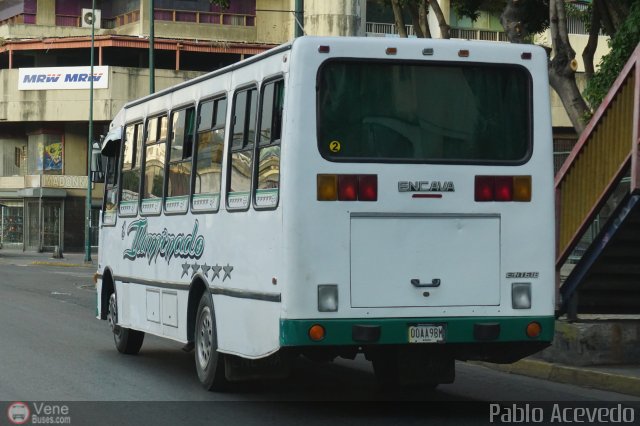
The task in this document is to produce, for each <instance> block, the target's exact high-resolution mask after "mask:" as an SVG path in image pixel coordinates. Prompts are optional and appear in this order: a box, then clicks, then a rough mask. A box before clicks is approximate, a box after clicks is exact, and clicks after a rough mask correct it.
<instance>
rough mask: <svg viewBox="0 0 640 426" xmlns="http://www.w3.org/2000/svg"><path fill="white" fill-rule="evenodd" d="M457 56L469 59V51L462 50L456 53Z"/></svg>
mask: <svg viewBox="0 0 640 426" xmlns="http://www.w3.org/2000/svg"><path fill="white" fill-rule="evenodd" d="M458 56H460V57H461V58H468V57H469V51H468V50H467V49H462V50H460V51H458Z"/></svg>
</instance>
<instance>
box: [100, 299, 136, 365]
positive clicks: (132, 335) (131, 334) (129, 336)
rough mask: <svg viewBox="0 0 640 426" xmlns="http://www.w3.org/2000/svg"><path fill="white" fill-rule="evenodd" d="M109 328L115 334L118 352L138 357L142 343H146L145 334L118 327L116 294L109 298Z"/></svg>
mask: <svg viewBox="0 0 640 426" xmlns="http://www.w3.org/2000/svg"><path fill="white" fill-rule="evenodd" d="M107 320H108V321H109V326H110V327H111V331H112V332H113V341H114V342H115V344H116V349H117V350H118V352H120V353H123V354H127V355H136V354H137V353H138V352H140V348H141V347H142V342H144V333H143V332H142V331H138V330H132V329H130V328H124V327H120V326H119V325H118V308H117V304H116V293H115V292H114V293H111V295H110V296H109V312H108V314H107Z"/></svg>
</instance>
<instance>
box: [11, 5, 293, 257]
mask: <svg viewBox="0 0 640 426" xmlns="http://www.w3.org/2000/svg"><path fill="white" fill-rule="evenodd" d="M290 3H292V2H288V1H261V0H242V1H233V0H232V1H231V4H230V7H229V9H227V10H222V9H220V8H219V7H217V6H212V5H211V4H210V3H209V1H208V0H199V1H166V0H155V10H154V12H153V14H152V13H151V11H150V10H149V4H150V2H149V1H148V0H138V1H131V0H114V1H100V0H98V1H97V2H96V10H95V12H94V11H92V9H91V6H92V2H91V0H65V1H61V0H7V1H3V2H0V204H1V205H2V206H3V207H2V208H1V209H0V212H1V213H0V224H1V226H0V229H1V233H0V243H1V244H2V246H3V247H5V248H18V249H23V250H29V251H31V250H33V251H42V250H44V251H49V250H52V249H53V248H54V247H55V246H60V247H61V248H62V249H63V250H67V251H80V250H82V248H83V247H84V241H85V235H84V223H85V202H86V201H85V200H86V194H87V184H88V182H87V180H88V179H87V147H88V145H89V142H88V141H89V140H90V139H97V138H98V137H99V135H100V134H105V132H106V129H107V128H108V123H109V121H110V120H111V119H112V118H113V117H114V115H115V114H116V113H117V111H118V110H119V109H120V108H121V107H122V106H123V105H124V103H125V102H127V101H129V100H131V99H135V98H138V97H141V96H144V95H146V94H148V93H149V87H150V83H149V73H150V70H149V63H150V61H149V34H150V25H149V21H150V19H151V16H152V15H153V16H154V18H155V20H154V24H155V25H154V27H155V31H154V33H155V43H154V48H155V49H154V50H155V53H154V64H155V72H154V75H155V89H156V90H160V89H162V88H165V87H168V86H171V85H174V84H177V83H179V82H182V81H184V80H187V79H190V78H193V77H196V76H197V75H200V74H201V73H203V72H207V71H211V70H215V69H217V68H220V67H223V66H225V65H228V64H231V63H233V62H236V61H238V60H241V59H242V58H245V57H248V56H251V55H254V54H257V53H260V52H262V51H264V50H267V49H269V48H271V47H273V46H275V45H276V44H279V43H282V42H283V41H286V40H288V39H289V38H290V35H289V33H292V32H293V27H291V23H290V22H289V21H291V18H290V14H288V13H286V12H279V13H278V12H265V13H263V14H261V13H260V12H259V11H258V9H264V10H278V9H280V10H290V7H291V4H290ZM92 19H93V20H94V21H93V22H94V28H95V36H94V45H95V50H94V57H95V58H94V64H95V69H94V74H93V77H91V74H90V65H91V63H90V56H91V52H90V48H91V41H92V40H91V22H92ZM90 79H93V114H92V115H93V117H92V119H93V129H94V132H93V134H92V135H89V134H88V131H89V120H90V117H89V111H90V108H89V106H90V105H89V98H90V96H89V95H90V83H89V81H90ZM101 186H102V185H99V184H98V185H93V188H92V200H91V201H92V203H91V204H92V212H91V230H92V232H91V233H92V241H93V245H97V218H98V210H99V208H100V204H101V198H102V187H101Z"/></svg>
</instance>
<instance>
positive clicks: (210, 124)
mask: <svg viewBox="0 0 640 426" xmlns="http://www.w3.org/2000/svg"><path fill="white" fill-rule="evenodd" d="M226 116H227V99H226V98H220V99H214V100H211V101H206V102H203V103H202V104H201V105H200V108H199V111H198V134H197V144H196V147H195V154H194V155H195V156H196V159H195V170H194V177H193V179H194V182H193V199H192V200H191V209H192V210H194V211H200V210H209V211H210V210H218V208H219V207H220V186H221V182H222V179H221V176H222V153H223V151H224V135H225V127H224V126H225V117H226Z"/></svg>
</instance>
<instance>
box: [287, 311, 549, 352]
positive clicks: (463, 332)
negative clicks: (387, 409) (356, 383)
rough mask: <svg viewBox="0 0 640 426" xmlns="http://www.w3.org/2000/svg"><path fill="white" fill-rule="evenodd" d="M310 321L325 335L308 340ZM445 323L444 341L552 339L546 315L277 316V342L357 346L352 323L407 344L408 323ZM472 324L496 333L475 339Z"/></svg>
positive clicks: (390, 340)
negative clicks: (530, 330)
mask: <svg viewBox="0 0 640 426" xmlns="http://www.w3.org/2000/svg"><path fill="white" fill-rule="evenodd" d="M533 321H536V322H538V323H539V324H540V325H541V326H542V332H541V333H540V336H538V337H537V338H529V337H527V335H526V328H527V325H528V324H529V323H530V322H533ZM314 324H320V325H322V326H323V327H324V328H325V330H326V335H325V338H324V339H323V340H322V341H320V342H314V341H312V340H311V339H310V338H309V336H308V330H309V328H310V327H311V326H312V325H314ZM416 324H446V343H473V342H487V343H491V342H534V341H540V342H550V341H551V340H553V334H554V326H555V318H554V317H553V316H550V317H455V318H379V319H303V320H292V319H281V320H280V345H282V346H309V345H317V346H326V345H359V344H363V343H362V342H357V341H355V340H353V338H352V327H353V326H354V325H366V326H380V327H381V329H380V330H381V333H380V339H379V340H378V341H377V342H372V343H374V344H403V343H408V340H409V339H408V336H409V331H408V328H409V326H410V325H416ZM475 324H500V335H499V336H498V338H497V339H495V340H477V339H475V338H474V336H473V329H474V325H475Z"/></svg>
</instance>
